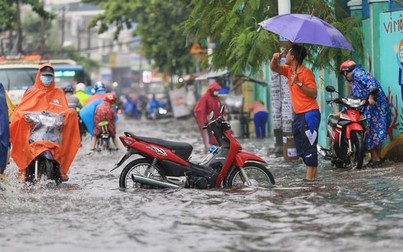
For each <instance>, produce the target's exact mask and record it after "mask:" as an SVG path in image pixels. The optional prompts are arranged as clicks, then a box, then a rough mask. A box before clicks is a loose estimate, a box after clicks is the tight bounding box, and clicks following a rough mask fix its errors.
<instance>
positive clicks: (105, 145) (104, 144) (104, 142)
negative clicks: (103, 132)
mask: <svg viewBox="0 0 403 252" xmlns="http://www.w3.org/2000/svg"><path fill="white" fill-rule="evenodd" d="M102 149H103V150H104V151H109V150H110V148H109V138H104V139H102Z"/></svg>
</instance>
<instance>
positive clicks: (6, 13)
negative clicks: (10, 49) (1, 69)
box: [0, 0, 54, 53]
mask: <svg viewBox="0 0 403 252" xmlns="http://www.w3.org/2000/svg"><path fill="white" fill-rule="evenodd" d="M22 5H30V6H31V8H32V10H33V11H34V12H35V13H37V14H38V15H39V16H40V17H41V18H43V19H44V20H51V19H53V18H54V15H53V14H51V13H49V12H47V11H46V10H45V9H44V8H43V6H42V1H41V0H0V10H1V12H0V23H1V24H2V25H0V32H7V31H9V32H11V31H17V46H16V51H17V53H22V52H23V33H22V24H21V14H20V7H21V6H22Z"/></svg>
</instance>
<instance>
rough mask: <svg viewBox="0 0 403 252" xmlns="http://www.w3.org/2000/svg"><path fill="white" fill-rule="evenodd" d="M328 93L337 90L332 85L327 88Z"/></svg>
mask: <svg viewBox="0 0 403 252" xmlns="http://www.w3.org/2000/svg"><path fill="white" fill-rule="evenodd" d="M326 91H327V92H335V91H336V89H335V88H334V87H333V86H332V85H329V86H326Z"/></svg>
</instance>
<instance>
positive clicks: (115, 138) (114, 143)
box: [112, 136, 119, 149]
mask: <svg viewBox="0 0 403 252" xmlns="http://www.w3.org/2000/svg"><path fill="white" fill-rule="evenodd" d="M112 141H113V145H115V148H116V149H119V142H118V138H117V137H116V136H114V137H112Z"/></svg>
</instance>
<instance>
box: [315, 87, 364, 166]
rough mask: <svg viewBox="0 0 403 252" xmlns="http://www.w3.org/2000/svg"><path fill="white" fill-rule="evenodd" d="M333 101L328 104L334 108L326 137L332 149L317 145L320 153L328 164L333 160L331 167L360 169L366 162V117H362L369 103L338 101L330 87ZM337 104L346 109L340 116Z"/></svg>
mask: <svg viewBox="0 0 403 252" xmlns="http://www.w3.org/2000/svg"><path fill="white" fill-rule="evenodd" d="M326 91H327V92H330V94H331V98H330V100H328V101H326V102H327V103H328V104H330V105H331V106H332V113H331V114H330V115H329V117H328V121H327V123H328V125H327V129H328V130H327V135H328V137H329V148H324V147H321V146H319V145H318V152H319V153H320V154H321V155H322V156H323V157H324V158H325V159H327V160H331V163H332V166H336V167H337V168H352V169H361V168H362V165H363V161H364V154H365V147H364V138H365V121H366V118H365V115H364V114H363V113H361V110H362V109H363V107H364V106H365V105H366V104H367V100H366V99H363V98H359V97H342V98H340V97H337V98H333V93H334V92H337V91H336V90H335V88H334V87H333V86H327V87H326ZM335 104H340V105H342V106H344V108H345V109H344V110H342V112H340V113H336V112H335Z"/></svg>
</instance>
